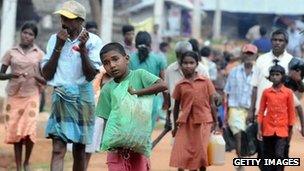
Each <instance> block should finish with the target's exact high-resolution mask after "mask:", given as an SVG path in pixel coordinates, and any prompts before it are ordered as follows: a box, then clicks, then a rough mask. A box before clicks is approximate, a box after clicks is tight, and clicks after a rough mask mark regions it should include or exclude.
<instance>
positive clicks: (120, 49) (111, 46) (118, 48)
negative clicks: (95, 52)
mask: <svg viewBox="0 0 304 171" xmlns="http://www.w3.org/2000/svg"><path fill="white" fill-rule="evenodd" d="M112 50H113V51H116V52H118V53H120V54H121V55H123V56H126V55H127V54H126V51H125V49H124V47H123V46H122V45H121V44H120V43H117V42H112V43H108V44H106V45H105V46H104V47H102V49H101V50H100V53H99V55H100V59H101V60H102V58H103V55H104V54H105V53H108V52H109V51H112Z"/></svg>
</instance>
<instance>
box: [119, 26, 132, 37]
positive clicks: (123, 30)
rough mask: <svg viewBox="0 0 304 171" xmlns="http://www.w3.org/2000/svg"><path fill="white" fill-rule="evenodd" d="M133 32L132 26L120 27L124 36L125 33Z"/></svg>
mask: <svg viewBox="0 0 304 171" xmlns="http://www.w3.org/2000/svg"><path fill="white" fill-rule="evenodd" d="M134 30H135V29H134V26H132V25H124V26H122V29H121V31H122V35H125V34H126V33H127V32H129V31H134Z"/></svg>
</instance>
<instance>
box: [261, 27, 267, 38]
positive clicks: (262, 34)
mask: <svg viewBox="0 0 304 171" xmlns="http://www.w3.org/2000/svg"><path fill="white" fill-rule="evenodd" d="M266 33H267V29H266V28H265V27H263V26H261V27H260V35H261V36H262V37H263V36H265V35H266Z"/></svg>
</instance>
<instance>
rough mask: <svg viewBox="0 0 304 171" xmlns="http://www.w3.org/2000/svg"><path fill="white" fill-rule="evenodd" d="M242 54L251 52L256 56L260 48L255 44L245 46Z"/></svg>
mask: <svg viewBox="0 0 304 171" xmlns="http://www.w3.org/2000/svg"><path fill="white" fill-rule="evenodd" d="M242 52H243V53H246V52H250V53H253V54H256V53H258V48H257V47H256V46H255V45H253V44H245V45H244V46H243V48H242Z"/></svg>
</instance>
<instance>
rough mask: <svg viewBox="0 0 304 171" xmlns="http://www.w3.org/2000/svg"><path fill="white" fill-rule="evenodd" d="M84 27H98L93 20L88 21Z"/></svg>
mask: <svg viewBox="0 0 304 171" xmlns="http://www.w3.org/2000/svg"><path fill="white" fill-rule="evenodd" d="M85 28H86V29H91V28H95V29H98V27H97V23H96V22H95V21H88V22H87V23H86V25H85Z"/></svg>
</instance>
